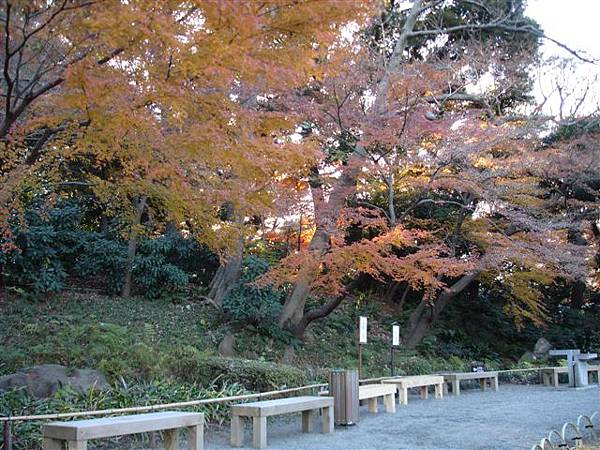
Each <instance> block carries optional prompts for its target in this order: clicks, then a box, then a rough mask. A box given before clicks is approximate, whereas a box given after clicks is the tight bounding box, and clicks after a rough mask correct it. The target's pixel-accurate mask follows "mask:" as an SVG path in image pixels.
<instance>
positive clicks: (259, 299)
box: [223, 256, 283, 332]
mask: <svg viewBox="0 0 600 450" xmlns="http://www.w3.org/2000/svg"><path fill="white" fill-rule="evenodd" d="M268 269H269V263H268V262H267V261H266V260H264V259H262V258H259V257H257V256H249V257H247V258H245V259H244V262H243V267H242V275H241V277H240V281H239V282H238V283H236V285H235V286H234V287H233V288H232V289H231V291H230V292H229V293H228V294H227V296H226V297H225V298H224V299H223V311H225V313H226V314H227V315H228V317H229V318H230V319H231V320H232V321H233V322H237V323H239V324H242V325H254V326H255V327H257V328H258V329H260V330H265V331H267V332H269V331H271V329H272V328H273V326H272V324H273V322H274V319H275V318H276V317H277V316H278V315H279V312H280V311H281V302H282V300H283V293H282V292H280V291H276V290H274V289H271V288H269V287H265V288H259V287H256V286H254V285H252V284H251V283H252V282H253V281H255V280H256V279H257V278H258V277H259V276H261V275H262V274H264V273H265V272H266V271H267V270H268Z"/></svg>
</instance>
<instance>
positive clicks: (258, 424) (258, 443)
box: [252, 417, 267, 448]
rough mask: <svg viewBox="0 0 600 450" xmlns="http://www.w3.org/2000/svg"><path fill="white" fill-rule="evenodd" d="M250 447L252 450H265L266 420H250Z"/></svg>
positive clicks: (263, 418) (264, 418)
mask: <svg viewBox="0 0 600 450" xmlns="http://www.w3.org/2000/svg"><path fill="white" fill-rule="evenodd" d="M252 446H253V447H254V448H267V418H266V417H253V418H252Z"/></svg>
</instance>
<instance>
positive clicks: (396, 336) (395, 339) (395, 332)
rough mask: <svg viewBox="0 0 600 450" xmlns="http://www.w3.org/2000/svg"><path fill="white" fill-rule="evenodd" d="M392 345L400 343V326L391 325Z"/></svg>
mask: <svg viewBox="0 0 600 450" xmlns="http://www.w3.org/2000/svg"><path fill="white" fill-rule="evenodd" d="M392 345H393V346H394V347H398V346H399V345H400V326H399V325H392Z"/></svg>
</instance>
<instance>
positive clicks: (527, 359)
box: [518, 350, 537, 365]
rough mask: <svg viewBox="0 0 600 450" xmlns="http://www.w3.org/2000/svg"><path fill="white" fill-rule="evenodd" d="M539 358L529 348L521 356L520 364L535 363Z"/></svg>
mask: <svg viewBox="0 0 600 450" xmlns="http://www.w3.org/2000/svg"><path fill="white" fill-rule="evenodd" d="M536 359H537V358H536V357H535V355H534V354H533V352H530V351H529V350H527V351H526V352H525V353H523V355H522V356H521V357H520V358H519V362H518V364H519V365H523V364H531V363H533V362H534V361H535V360H536Z"/></svg>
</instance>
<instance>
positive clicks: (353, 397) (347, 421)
mask: <svg viewBox="0 0 600 450" xmlns="http://www.w3.org/2000/svg"><path fill="white" fill-rule="evenodd" d="M329 395H330V396H332V397H333V398H334V400H333V406H334V413H335V414H334V416H335V419H334V422H335V424H336V425H354V424H355V423H357V422H358V406H359V402H358V371H357V370H332V371H331V372H330V373H329Z"/></svg>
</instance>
